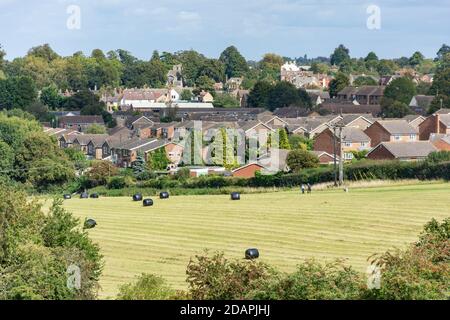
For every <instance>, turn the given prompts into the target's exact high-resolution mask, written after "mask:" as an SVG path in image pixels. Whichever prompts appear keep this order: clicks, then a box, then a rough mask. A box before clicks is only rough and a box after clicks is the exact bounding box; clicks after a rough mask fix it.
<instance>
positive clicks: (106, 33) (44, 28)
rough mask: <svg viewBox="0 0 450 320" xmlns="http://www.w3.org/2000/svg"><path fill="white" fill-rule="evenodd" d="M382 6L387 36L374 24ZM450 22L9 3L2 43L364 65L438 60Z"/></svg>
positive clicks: (214, 7) (419, 5)
mask: <svg viewBox="0 0 450 320" xmlns="http://www.w3.org/2000/svg"><path fill="white" fill-rule="evenodd" d="M372 4H374V5H378V6H379V7H380V9H381V29H380V30H369V29H368V28H367V26H366V21H367V19H368V17H369V14H367V12H366V10H367V7H368V6H369V5H372ZM69 5H78V6H79V8H80V9H81V29H80V30H69V29H68V28H67V27H66V22H67V19H68V18H69V14H67V12H66V11H67V7H68V6H69ZM449 17H450V0H427V1H418V0H377V1H376V0H374V1H364V0H363V1H356V0H334V1H332V0H315V1H314V0H222V1H217V0H151V1H138V0H39V1H36V0H0V43H1V44H2V46H3V47H4V49H6V51H7V53H8V56H7V58H8V59H12V58H14V57H17V56H22V55H24V54H25V53H26V52H27V50H28V49H29V48H30V47H32V46H36V45H39V44H42V43H49V44H50V45H51V46H52V47H53V48H54V49H55V50H56V51H57V52H58V53H60V54H62V55H71V54H72V53H74V52H75V51H79V50H82V51H84V52H85V53H90V52H91V51H92V49H95V48H100V49H103V50H104V51H105V52H106V51H109V50H111V49H117V48H123V49H126V50H129V51H131V52H132V53H133V54H135V55H136V56H138V57H140V58H143V59H147V58H150V56H151V53H152V51H153V50H155V49H157V50H159V51H170V52H173V51H178V50H183V49H195V50H198V51H200V52H202V53H204V54H205V55H207V56H209V57H218V56H219V54H220V52H221V51H222V50H223V49H224V48H226V47H227V46H229V45H232V44H233V45H235V46H237V47H238V49H239V50H240V51H241V53H242V54H243V55H244V56H245V57H246V58H247V59H255V60H256V59H260V58H261V56H262V55H263V54H264V53H266V52H275V53H278V54H281V55H283V56H289V57H298V56H303V55H305V54H307V55H308V56H309V57H313V56H314V57H315V56H319V55H320V56H329V55H330V53H331V52H332V50H333V49H334V48H335V47H336V46H337V45H339V44H340V43H343V44H345V45H346V46H347V47H348V48H350V51H351V55H352V56H358V57H359V56H365V55H366V54H367V53H368V52H370V51H375V52H376V53H377V54H378V55H379V56H380V57H385V58H392V57H400V56H411V54H412V53H413V52H414V51H415V50H420V51H421V52H422V53H424V54H425V55H426V56H427V57H434V56H435V53H436V52H437V50H438V49H439V48H440V46H441V45H442V44H443V43H447V44H449V45H450V19H449Z"/></svg>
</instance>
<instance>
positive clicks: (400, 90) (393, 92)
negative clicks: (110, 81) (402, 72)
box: [384, 77, 416, 105]
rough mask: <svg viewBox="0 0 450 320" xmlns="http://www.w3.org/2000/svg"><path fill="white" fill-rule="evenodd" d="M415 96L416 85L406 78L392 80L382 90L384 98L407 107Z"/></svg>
mask: <svg viewBox="0 0 450 320" xmlns="http://www.w3.org/2000/svg"><path fill="white" fill-rule="evenodd" d="M415 95H416V85H415V84H414V82H413V81H412V80H411V79H410V78H407V77H402V78H398V79H395V80H393V81H392V82H391V83H390V84H389V85H388V86H387V87H386V89H385V90H384V98H387V99H391V100H393V101H400V102H402V103H404V104H406V105H409V103H410V102H411V99H412V97H413V96H415Z"/></svg>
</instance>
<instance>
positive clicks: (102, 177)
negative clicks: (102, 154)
mask: <svg viewBox="0 0 450 320" xmlns="http://www.w3.org/2000/svg"><path fill="white" fill-rule="evenodd" d="M118 173H119V169H117V167H116V166H114V165H113V164H112V163H111V162H109V161H96V162H94V164H93V165H92V168H91V170H90V171H89V172H88V173H87V177H88V179H89V181H90V183H91V186H92V187H96V186H104V185H106V184H107V183H108V179H109V178H110V177H113V176H116V175H118Z"/></svg>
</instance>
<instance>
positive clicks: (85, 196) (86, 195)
mask: <svg viewBox="0 0 450 320" xmlns="http://www.w3.org/2000/svg"><path fill="white" fill-rule="evenodd" d="M80 199H89V193H87V192H83V193H82V194H81V195H80Z"/></svg>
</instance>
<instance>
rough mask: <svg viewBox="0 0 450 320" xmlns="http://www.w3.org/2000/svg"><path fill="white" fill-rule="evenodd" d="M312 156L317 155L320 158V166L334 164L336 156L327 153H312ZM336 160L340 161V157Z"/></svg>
mask: <svg viewBox="0 0 450 320" xmlns="http://www.w3.org/2000/svg"><path fill="white" fill-rule="evenodd" d="M311 153H312V154H314V155H316V157H317V158H319V162H320V164H333V163H334V156H333V154H330V153H328V152H325V151H311ZM336 160H337V161H339V157H336Z"/></svg>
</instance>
